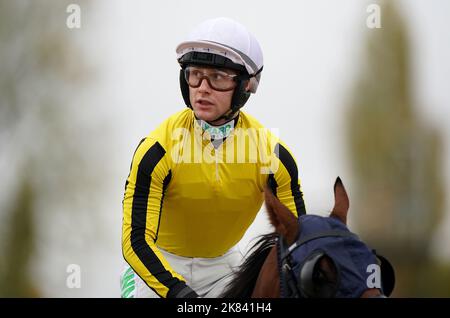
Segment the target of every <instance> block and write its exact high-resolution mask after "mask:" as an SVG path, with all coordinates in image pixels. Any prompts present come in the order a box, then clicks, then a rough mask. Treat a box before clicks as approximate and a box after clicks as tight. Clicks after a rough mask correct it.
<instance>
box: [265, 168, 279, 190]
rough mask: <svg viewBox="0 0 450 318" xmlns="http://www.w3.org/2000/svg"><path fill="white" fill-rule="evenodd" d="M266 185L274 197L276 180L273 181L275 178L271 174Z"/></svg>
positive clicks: (276, 185) (276, 186)
mask: <svg viewBox="0 0 450 318" xmlns="http://www.w3.org/2000/svg"><path fill="white" fill-rule="evenodd" d="M267 185H268V186H269V188H270V189H271V190H272V193H273V195H274V196H276V195H277V188H278V183H277V180H275V176H274V175H273V173H270V174H269V178H268V179H267Z"/></svg>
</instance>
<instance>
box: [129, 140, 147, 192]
mask: <svg viewBox="0 0 450 318" xmlns="http://www.w3.org/2000/svg"><path fill="white" fill-rule="evenodd" d="M145 139H147V138H142V140H141V141H140V142H139V145H137V147H136V150H134V153H133V159H131V164H130V172H129V173H128V177H127V180H126V181H125V191H127V186H128V179H129V178H130V174H131V167H132V166H133V160H134V156H135V155H136V151H137V150H138V149H139V146H140V145H141V144H142V143H143V142H144V140H145Z"/></svg>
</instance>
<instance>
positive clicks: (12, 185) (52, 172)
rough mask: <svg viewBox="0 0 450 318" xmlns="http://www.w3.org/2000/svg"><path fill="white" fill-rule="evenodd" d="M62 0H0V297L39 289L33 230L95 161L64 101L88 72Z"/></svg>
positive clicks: (84, 179) (87, 179) (75, 191)
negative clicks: (87, 154) (35, 277)
mask: <svg viewBox="0 0 450 318" xmlns="http://www.w3.org/2000/svg"><path fill="white" fill-rule="evenodd" d="M77 2H78V3H79V4H80V5H83V6H84V7H86V4H85V2H84V1H77ZM69 3H70V2H66V1H48V0H44V1H11V0H0V43H2V44H1V49H0V61H1V62H0V105H1V108H0V143H1V149H2V150H1V151H2V152H1V156H0V159H1V160H0V168H1V170H2V183H3V187H2V188H3V191H2V193H1V196H0V198H1V200H0V203H1V206H0V211H1V214H0V217H1V220H2V222H1V223H2V224H1V226H0V230H1V232H0V241H1V250H0V256H1V257H0V297H33V296H40V295H42V291H41V290H40V289H39V288H38V287H37V286H36V285H37V284H36V279H33V273H34V269H35V267H36V264H37V262H38V260H39V257H38V256H39V250H38V245H44V244H43V243H42V242H39V240H40V237H39V233H40V232H42V231H46V230H47V231H48V230H49V228H48V226H50V225H49V224H51V220H52V217H54V216H55V215H54V214H52V213H54V212H55V211H57V210H58V209H57V207H59V210H58V211H57V212H58V214H65V213H67V214H69V213H71V212H72V210H71V209H70V207H71V206H72V205H74V203H75V202H76V201H77V200H79V198H80V197H83V196H87V195H88V193H89V192H88V191H89V189H90V186H91V185H94V183H93V180H94V176H95V174H96V173H95V169H96V167H91V166H90V165H89V164H87V159H86V153H87V152H89V149H88V148H86V146H85V145H83V143H85V142H86V141H85V140H81V138H79V137H78V138H77V136H79V135H77V134H76V131H77V130H79V131H84V130H86V129H92V128H93V127H90V126H89V125H86V124H83V123H82V122H80V121H79V118H78V117H77V116H74V114H75V112H74V111H73V109H72V108H71V107H73V98H74V97H73V96H77V93H79V92H80V91H82V90H83V88H84V87H85V86H86V83H87V79H88V78H89V76H90V75H91V74H90V69H89V68H88V67H87V66H86V63H85V59H84V56H83V55H82V54H81V50H80V48H79V47H77V44H76V43H77V42H76V41H74V37H70V36H68V34H69V33H68V32H69V31H70V30H68V28H67V27H66V20H65V19H66V17H67V13H66V7H67V5H68V4H69ZM82 110H83V108H82V106H81V105H80V111H82ZM92 132H93V133H94V132H95V130H93V129H92ZM2 163H3V165H2ZM61 207H62V208H61ZM81 214H82V211H80V215H81ZM93 214H95V213H93ZM66 217H70V215H66ZM92 217H93V218H94V220H95V216H92ZM74 224H75V225H76V224H77V222H76V221H74ZM85 225H86V227H85V228H84V229H80V236H82V235H83V234H84V235H85V234H86V233H87V232H89V224H85ZM45 226H47V228H46V229H43V227H45Z"/></svg>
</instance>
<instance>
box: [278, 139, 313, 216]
mask: <svg viewBox="0 0 450 318" xmlns="http://www.w3.org/2000/svg"><path fill="white" fill-rule="evenodd" d="M275 149H278V152H277V151H275V154H276V155H277V157H278V158H279V159H280V161H281V163H282V164H283V166H284V167H285V168H286V170H287V171H288V173H289V176H290V178H291V193H292V197H293V198H294V202H295V208H296V209H297V214H298V216H300V215H303V214H306V210H305V203H304V202H303V194H302V192H301V191H300V185H299V182H298V169H297V165H296V164H295V160H294V158H292V156H291V154H290V153H289V151H287V149H286V148H284V147H283V145H281V144H280V143H278V144H277V145H276V146H275Z"/></svg>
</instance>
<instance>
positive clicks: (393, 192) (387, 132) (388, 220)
mask: <svg viewBox="0 0 450 318" xmlns="http://www.w3.org/2000/svg"><path fill="white" fill-rule="evenodd" d="M381 8H382V10H381V18H382V28H380V29H370V30H368V31H367V33H368V34H367V42H366V49H365V57H364V60H363V65H361V68H360V73H359V78H358V79H357V82H356V85H355V88H354V94H353V97H352V101H351V103H350V104H351V106H350V108H349V112H348V114H347V116H346V119H347V124H346V126H347V127H348V130H347V136H348V138H347V140H348V150H349V154H350V165H351V167H352V169H353V172H354V180H355V183H354V193H355V195H354V199H353V209H354V210H355V211H357V213H354V217H355V222H356V225H357V227H358V229H359V231H360V232H361V234H362V236H363V237H364V238H365V239H367V240H368V242H370V244H371V245H372V246H374V247H376V248H377V249H378V250H379V251H380V252H382V253H384V254H387V255H388V256H389V257H390V258H391V259H392V260H393V261H394V264H395V267H396V269H397V273H398V284H397V289H396V292H397V295H400V296H424V294H423V293H424V291H425V290H427V287H426V284H424V282H423V278H424V276H423V275H424V273H426V272H427V270H429V269H430V267H431V266H433V265H431V264H430V253H429V251H430V243H431V239H432V237H433V234H434V232H435V230H436V226H437V225H438V224H439V221H440V220H441V218H442V214H443V210H444V190H443V189H444V185H443V184H444V182H443V179H442V175H443V172H442V155H443V154H442V142H441V137H440V134H439V131H437V129H435V128H433V127H431V126H430V125H429V124H427V122H426V121H425V120H423V118H422V117H421V115H420V112H418V110H417V109H416V108H415V107H414V103H413V100H412V96H411V69H410V50H409V41H408V33H407V27H406V24H405V22H404V20H403V18H402V17H401V15H400V14H399V12H398V11H397V10H396V8H395V6H394V4H393V3H392V2H388V1H386V2H382V5H381ZM432 281H435V280H433V278H430V279H429V282H430V283H431V282H432ZM441 287H442V288H441V290H439V289H438V288H436V289H435V292H434V294H440V295H442V293H445V292H448V288H447V287H444V286H443V285H442V284H441ZM445 289H447V291H445Z"/></svg>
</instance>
